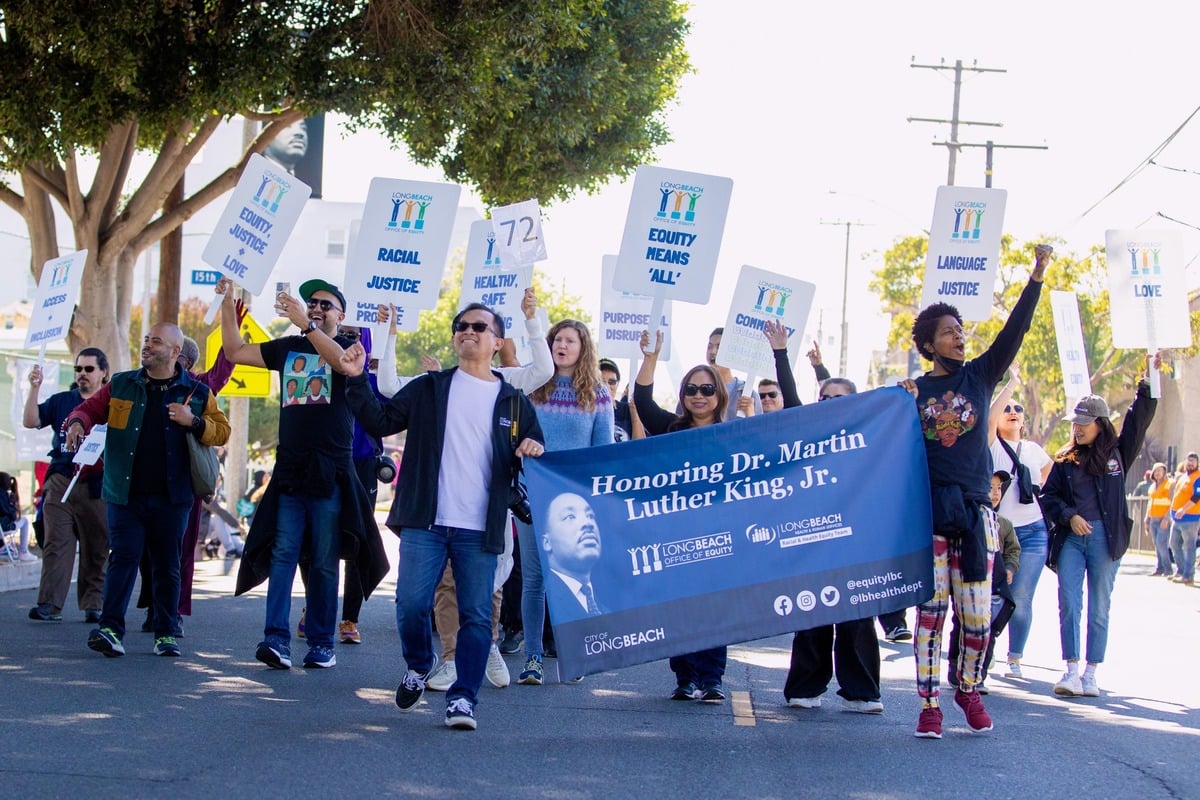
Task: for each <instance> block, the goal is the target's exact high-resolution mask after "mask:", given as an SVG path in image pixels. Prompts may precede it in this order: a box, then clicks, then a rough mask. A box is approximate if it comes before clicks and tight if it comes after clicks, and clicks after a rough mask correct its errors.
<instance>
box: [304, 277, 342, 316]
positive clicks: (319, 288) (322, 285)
mask: <svg viewBox="0 0 1200 800" xmlns="http://www.w3.org/2000/svg"><path fill="white" fill-rule="evenodd" d="M317 292H329V293H330V294H331V295H333V296H334V297H336V298H337V299H338V302H339V303H341V304H342V308H341V311H342V312H343V313H345V311H346V295H344V294H342V290H341V289H339V288H338V287H336V286H334V285H333V284H332V283H330V282H329V281H323V280H321V279H320V278H313V279H312V280H311V281H305V282H304V283H302V284H300V299H301V300H303V301H304V302H306V303H307V302H308V301H309V300H311V299H312V296H313V295H314V294H316V293H317Z"/></svg>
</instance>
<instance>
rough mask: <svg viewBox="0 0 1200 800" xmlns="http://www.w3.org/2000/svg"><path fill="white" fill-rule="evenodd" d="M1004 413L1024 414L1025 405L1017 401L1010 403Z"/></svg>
mask: <svg viewBox="0 0 1200 800" xmlns="http://www.w3.org/2000/svg"><path fill="white" fill-rule="evenodd" d="M1004 413H1005V414H1024V413H1025V406H1022V405H1018V404H1016V403H1011V404H1010V405H1007V406H1005V407H1004Z"/></svg>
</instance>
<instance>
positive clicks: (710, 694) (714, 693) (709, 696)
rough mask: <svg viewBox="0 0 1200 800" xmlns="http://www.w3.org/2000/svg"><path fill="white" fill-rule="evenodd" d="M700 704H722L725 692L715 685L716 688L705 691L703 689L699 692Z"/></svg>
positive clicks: (711, 687) (710, 687)
mask: <svg viewBox="0 0 1200 800" xmlns="http://www.w3.org/2000/svg"><path fill="white" fill-rule="evenodd" d="M700 702H701V703H724V702H725V690H724V689H722V688H721V685H720V684H717V685H716V686H709V687H708V688H707V689H704V690H703V691H701V692H700Z"/></svg>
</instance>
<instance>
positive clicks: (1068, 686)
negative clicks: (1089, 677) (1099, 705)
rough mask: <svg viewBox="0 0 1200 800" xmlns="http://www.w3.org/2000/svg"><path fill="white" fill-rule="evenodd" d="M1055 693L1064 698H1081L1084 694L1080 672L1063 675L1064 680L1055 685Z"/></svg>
mask: <svg viewBox="0 0 1200 800" xmlns="http://www.w3.org/2000/svg"><path fill="white" fill-rule="evenodd" d="M1054 693H1055V694H1058V695H1062V696H1063V697H1079V696H1080V695H1082V694H1083V682H1082V681H1081V680H1080V679H1079V673H1078V672H1070V671H1068V672H1065V673H1063V676H1062V680H1060V681H1059V682H1058V683H1056V684H1054Z"/></svg>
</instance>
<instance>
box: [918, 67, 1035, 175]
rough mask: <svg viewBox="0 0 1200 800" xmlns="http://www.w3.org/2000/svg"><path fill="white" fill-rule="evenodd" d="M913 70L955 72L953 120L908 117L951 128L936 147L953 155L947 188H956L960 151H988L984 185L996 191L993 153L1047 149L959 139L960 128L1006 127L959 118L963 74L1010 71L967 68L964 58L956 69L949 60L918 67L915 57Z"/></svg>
mask: <svg viewBox="0 0 1200 800" xmlns="http://www.w3.org/2000/svg"><path fill="white" fill-rule="evenodd" d="M909 66H910V67H912V68H913V69H935V70H954V104H953V106H952V107H951V114H950V119H934V118H931V117H908V118H907V119H908V121H909V122H933V123H937V124H939V125H949V126H950V139H949V141H945V142H934V143H933V146H934V147H945V148H946V150H947V152H948V153H949V156H950V158H949V161H950V165H949V170H948V172H947V177H946V185H948V186H953V185H954V171H955V167H956V166H957V164H958V151H959V150H960V149H961V148H963V147H983V148H986V149H987V165H986V167H985V168H984V172H983V181H984V184H983V185H984V186H985V187H987V188H989V189H990V188H992V153H993V151H994V150H997V149H1006V150H1047V149H1049V148H1048V147H1046V146H1045V145H1036V144H996V143H995V142H993V141H992V140H991V139H988V140H987V142H960V141H959V140H958V126H959V125H980V126H987V127H992V128H1002V127H1004V123H1002V122H979V121H973V120H963V119H959V118H958V108H959V101H960V99H961V97H962V75H963V72H964V71H966V72H981V73H982V72H1008V70H1006V69H996V68H994V67H978V66H976V65H975V64H974V62H972V64H971V66H969V67H966V66H963V62H962V59H956V60H955V62H954V66H952V67H951V66H947V65H946V63H945V61H943V62H942V63H941V64H918V63H916V57H915V56H914V57H913V62H912V63H911V64H909Z"/></svg>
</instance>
